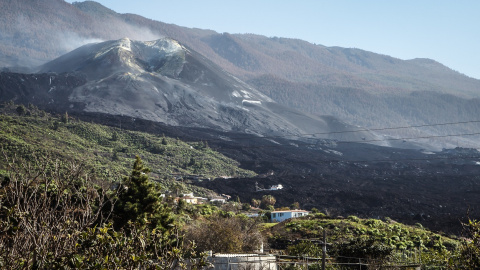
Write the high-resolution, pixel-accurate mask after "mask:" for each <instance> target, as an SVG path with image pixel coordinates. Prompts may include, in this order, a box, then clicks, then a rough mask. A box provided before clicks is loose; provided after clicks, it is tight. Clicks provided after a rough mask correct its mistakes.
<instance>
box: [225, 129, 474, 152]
mask: <svg viewBox="0 0 480 270" xmlns="http://www.w3.org/2000/svg"><path fill="white" fill-rule="evenodd" d="M475 135H480V132H474V133H462V134H448V135H430V136H418V137H408V138H382V139H372V140H361V141H337V140H335V141H334V143H336V144H345V143H371V142H385V141H407V140H418V139H432V138H446V137H461V136H475ZM299 145H301V146H318V145H319V144H318V143H303V142H299V143H296V144H295V145H292V144H277V145H250V146H239V147H240V148H242V149H254V148H275V147H298V146H299ZM222 148H223V149H225V148H226V149H229V148H230V149H237V148H233V147H222Z"/></svg>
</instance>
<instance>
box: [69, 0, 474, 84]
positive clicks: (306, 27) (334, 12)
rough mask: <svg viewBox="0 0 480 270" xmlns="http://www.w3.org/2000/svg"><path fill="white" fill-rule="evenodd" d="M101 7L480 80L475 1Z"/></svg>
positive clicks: (251, 1)
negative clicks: (431, 66) (423, 65)
mask: <svg viewBox="0 0 480 270" xmlns="http://www.w3.org/2000/svg"><path fill="white" fill-rule="evenodd" d="M67 2H70V3H71V2H74V1H67ZM80 2H81V1H80ZM96 2H99V3H101V4H102V5H104V6H106V7H108V8H110V9H112V10H114V11H116V12H118V13H134V14H138V15H141V16H144V17H146V18H149V19H153V20H157V21H161V22H165V23H173V24H176V25H179V26H185V27H192V28H193V27H194V28H201V29H211V30H215V31H217V32H219V33H223V32H228V33H232V34H234V33H241V34H243V33H254V34H259V35H265V36H267V37H273V36H277V37H286V38H298V39H303V40H306V41H309V42H311V43H316V44H322V45H325V46H340V47H346V48H359V49H363V50H367V51H371V52H376V53H381V54H386V55H390V56H393V57H396V58H400V59H413V58H431V59H434V60H436V61H438V62H440V63H442V64H444V65H446V66H448V67H450V68H452V69H454V70H456V71H459V72H461V73H463V74H465V75H468V76H470V77H474V78H477V79H480V53H479V51H478V50H479V49H480V1H478V0H448V1H447V0H303V1H302V0H299V1H291V0H290V1H287V0H241V1H238V0H237V1H232V0H189V1H187V0H170V1H163V0H97V1H96Z"/></svg>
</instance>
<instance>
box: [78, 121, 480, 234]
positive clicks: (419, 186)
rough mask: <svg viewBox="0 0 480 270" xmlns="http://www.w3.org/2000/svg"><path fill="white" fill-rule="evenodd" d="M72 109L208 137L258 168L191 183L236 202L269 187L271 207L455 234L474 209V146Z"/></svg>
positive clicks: (137, 126)
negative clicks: (192, 124)
mask: <svg viewBox="0 0 480 270" xmlns="http://www.w3.org/2000/svg"><path fill="white" fill-rule="evenodd" d="M76 116H77V117H79V118H81V119H83V120H86V121H93V122H98V123H102V124H107V125H111V126H117V127H118V126H119V125H120V124H121V127H122V128H124V129H134V130H141V131H148V132H152V133H157V134H165V135H166V136H171V137H178V138H180V139H182V140H185V141H200V140H202V141H207V142H208V144H209V146H210V147H211V148H212V149H214V150H216V151H219V152H221V153H223V154H225V155H226V156H228V157H230V158H233V159H235V160H237V161H238V162H240V164H241V167H242V168H245V169H250V170H253V171H255V172H256V173H258V174H259V175H258V176H257V177H256V178H249V179H237V178H232V179H215V180H212V181H203V182H196V183H194V184H196V185H199V186H202V187H206V188H209V189H212V190H214V191H216V192H218V193H222V194H228V195H231V196H232V198H235V197H236V196H238V197H239V199H240V200H241V201H242V202H250V201H251V199H252V198H256V199H260V198H261V197H262V196H263V195H265V194H271V195H273V196H274V197H275V198H276V200H277V202H276V205H275V206H277V207H281V206H289V205H290V204H292V203H293V202H299V203H300V206H301V207H302V208H304V209H311V208H314V207H315V208H317V209H319V210H320V211H321V212H324V213H327V214H329V215H331V216H348V215H357V216H359V217H368V218H385V217H389V218H391V219H393V220H397V221H401V222H405V223H408V224H416V223H420V224H422V225H423V226H424V227H428V228H430V229H432V230H436V231H443V232H446V233H455V234H458V233H460V232H461V229H462V227H461V223H460V222H461V221H463V220H465V218H466V217H467V216H470V217H476V216H478V215H479V213H480V212H479V211H478V206H479V205H480V196H479V195H480V165H478V164H477V161H480V153H479V152H478V151H477V150H475V149H464V148H457V149H451V150H443V151H441V152H437V153H431V152H423V151H422V150H406V149H396V148H388V147H380V146H376V145H372V144H366V143H347V142H343V143H342V142H335V141H329V140H318V141H312V140H310V141H307V140H303V141H299V140H289V139H288V138H285V137H267V138H258V137H254V136H253V135H247V134H240V133H230V132H219V131H215V130H210V129H201V128H181V127H171V126H165V125H163V124H159V123H155V122H151V121H146V120H140V119H133V118H129V117H120V116H112V115H102V114H91V113H83V114H77V115H76ZM256 182H258V185H259V186H260V187H262V186H263V187H265V188H269V187H270V186H271V185H276V184H282V185H283V186H284V189H282V190H278V191H262V192H256V191H255V183H256Z"/></svg>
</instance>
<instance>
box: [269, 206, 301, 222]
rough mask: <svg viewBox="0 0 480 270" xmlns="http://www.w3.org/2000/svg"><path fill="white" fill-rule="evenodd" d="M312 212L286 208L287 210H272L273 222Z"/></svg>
mask: <svg viewBox="0 0 480 270" xmlns="http://www.w3.org/2000/svg"><path fill="white" fill-rule="evenodd" d="M309 213H310V212H308V211H306V210H297V209H295V210H285V211H272V214H271V218H270V219H271V220H272V222H282V221H284V220H287V219H289V218H297V217H304V216H307V215H308V214H309Z"/></svg>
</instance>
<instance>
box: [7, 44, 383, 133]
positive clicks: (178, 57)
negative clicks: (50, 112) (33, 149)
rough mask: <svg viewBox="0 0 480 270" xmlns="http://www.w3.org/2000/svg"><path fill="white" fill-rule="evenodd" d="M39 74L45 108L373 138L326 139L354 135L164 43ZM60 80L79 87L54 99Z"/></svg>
mask: <svg viewBox="0 0 480 270" xmlns="http://www.w3.org/2000/svg"><path fill="white" fill-rule="evenodd" d="M41 74H49V76H50V78H53V84H52V82H51V80H50V81H49V84H52V85H45V88H44V90H43V92H45V91H46V90H48V94H49V95H50V101H49V102H50V103H52V102H53V103H55V104H56V105H55V106H56V108H57V109H59V110H68V111H76V112H79V111H84V112H95V113H105V114H113V115H125V116H130V117H136V118H141V119H146V120H152V121H156V122H162V123H165V124H168V125H173V126H186V127H206V128H214V129H219V130H231V131H237V132H245V133H250V134H262V135H302V134H312V133H323V134H322V135H319V136H320V137H323V138H327V139H339V140H361V139H364V138H369V139H375V138H376V136H375V135H374V134H372V133H369V132H358V133H333V134H325V133H330V132H341V131H345V130H352V129H358V128H356V127H353V126H350V125H347V124H345V123H342V122H341V121H339V120H338V119H336V118H334V117H331V116H325V117H322V116H312V115H308V114H305V113H301V112H299V111H296V110H294V109H291V108H287V107H285V106H283V105H279V104H278V103H276V102H274V101H273V100H272V99H270V98H269V97H267V96H266V95H264V94H262V93H260V92H259V91H257V90H256V89H254V88H252V87H251V86H249V85H248V84H246V83H244V82H243V81H241V80H239V79H237V78H236V77H234V76H232V75H230V74H228V73H227V72H225V71H224V70H222V69H221V68H219V67H218V66H217V65H215V64H213V63H212V62H211V61H209V60H208V59H206V58H205V57H203V56H201V55H200V54H199V53H197V52H195V51H194V50H192V49H190V48H187V47H185V46H183V45H181V44H179V43H178V42H177V41H175V40H172V39H169V38H162V39H159V40H156V41H149V42H141V41H133V40H130V39H128V38H123V39H120V40H114V41H106V42H101V43H92V44H88V45H84V46H82V47H80V48H78V49H76V50H74V51H72V52H70V53H68V54H65V55H63V56H61V57H59V58H57V59H55V60H53V61H51V62H49V63H46V64H45V65H43V66H41V67H40V68H39V70H38V74H36V75H32V76H40V75H41ZM12 76H13V75H12ZM64 76H74V77H81V78H84V81H85V82H84V83H83V84H81V85H75V86H73V87H71V89H68V88H65V87H64V88H63V89H64V91H63V92H62V91H57V88H56V86H55V85H54V84H55V80H56V79H58V78H62V77H64ZM52 87H53V88H52ZM39 91H41V90H39ZM37 95H38V94H37ZM59 96H60V97H62V98H60V99H59ZM65 97H68V98H67V99H65ZM38 105H42V104H38Z"/></svg>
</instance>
